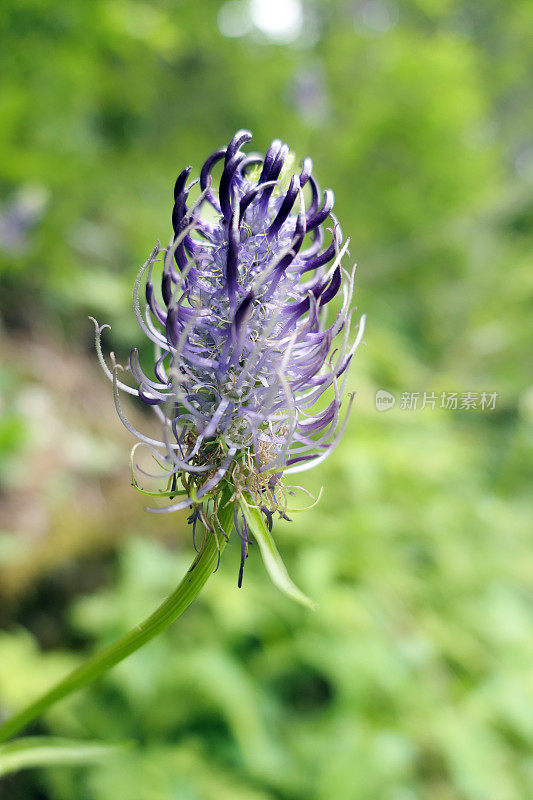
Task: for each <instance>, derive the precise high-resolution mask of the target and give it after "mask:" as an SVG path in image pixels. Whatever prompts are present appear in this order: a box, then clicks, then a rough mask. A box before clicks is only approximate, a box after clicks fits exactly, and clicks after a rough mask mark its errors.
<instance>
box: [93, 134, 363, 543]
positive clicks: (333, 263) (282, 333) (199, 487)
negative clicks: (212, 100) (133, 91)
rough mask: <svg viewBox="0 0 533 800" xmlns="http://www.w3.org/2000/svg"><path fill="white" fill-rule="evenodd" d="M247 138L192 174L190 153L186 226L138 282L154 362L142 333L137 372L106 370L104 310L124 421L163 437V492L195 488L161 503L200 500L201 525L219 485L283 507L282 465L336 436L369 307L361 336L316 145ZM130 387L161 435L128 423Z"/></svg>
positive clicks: (182, 210)
mask: <svg viewBox="0 0 533 800" xmlns="http://www.w3.org/2000/svg"><path fill="white" fill-rule="evenodd" d="M250 139H251V134H250V133H249V132H248V131H244V130H243V131H239V132H238V133H237V134H236V135H235V136H234V137H233V138H232V139H231V141H230V142H229V144H228V146H227V147H224V148H222V149H220V150H217V151H216V152H215V153H213V154H212V155H211V156H210V157H209V158H208V159H207V161H206V162H205V164H204V165H203V167H202V169H201V173H200V177H199V179H197V180H195V181H192V182H191V183H188V179H189V174H190V172H191V167H188V168H187V169H185V170H183V172H181V174H180V175H179V177H178V179H177V181H176V185H175V188H174V207H173V211H172V226H173V229H174V236H173V238H172V240H171V242H170V244H169V245H168V246H167V247H166V248H160V247H159V246H157V247H156V248H155V249H154V250H153V252H152V253H151V255H150V257H149V258H148V260H147V262H146V263H145V264H144V266H143V267H142V269H141V271H140V272H139V275H138V277H137V280H136V282H135V289H134V306H135V311H136V315H137V319H138V322H139V325H140V326H141V328H142V330H143V331H144V333H145V334H146V336H147V337H148V338H149V339H151V340H152V342H153V343H154V345H155V350H156V360H155V364H154V367H153V376H152V377H150V376H149V375H146V374H145V372H143V370H142V369H141V366H140V363H139V355H138V352H137V350H136V349H135V348H134V349H133V350H132V351H131V355H130V363H129V369H130V370H131V374H132V375H133V378H134V379H135V381H136V383H137V388H133V387H131V386H128V385H127V384H125V383H123V382H121V381H119V380H118V376H117V369H118V368H117V366H116V365H114V366H113V368H112V369H111V370H109V368H108V367H107V366H106V365H105V362H104V359H103V356H102V352H101V346H100V334H101V331H102V329H103V327H104V326H102V327H100V326H98V325H96V330H97V348H98V353H99V356H100V360H101V362H102V365H103V366H104V369H106V371H107V373H108V375H109V376H110V377H112V379H113V382H114V390H115V401H116V405H117V410H118V413H119V414H120V417H121V419H122V421H123V422H124V424H125V425H126V427H128V429H129V430H130V431H132V432H133V433H134V434H135V436H137V437H138V438H139V440H140V442H141V443H142V444H143V445H145V446H147V447H149V448H151V449H154V453H155V449H156V448H159V449H162V450H163V454H161V453H160V452H159V450H158V451H157V458H158V460H159V463H160V464H161V465H162V467H163V474H164V476H165V477H166V479H167V480H168V481H169V484H168V487H167V491H166V492H162V493H161V495H165V496H167V497H171V498H174V497H176V496H177V495H180V494H181V495H184V497H183V499H178V500H176V502H173V503H172V504H170V505H167V506H166V507H163V508H157V509H153V510H155V511H158V512H161V511H163V512H167V511H175V510H179V509H184V508H187V507H193V508H192V511H193V513H192V515H191V517H190V520H191V522H192V523H193V525H194V524H195V523H196V520H197V519H199V518H201V519H203V521H204V522H205V523H206V524H207V525H208V527H209V526H211V527H213V526H214V525H215V522H214V521H216V507H217V498H218V497H219V492H220V488H221V486H222V485H226V486H227V485H228V484H229V485H230V486H231V488H232V492H233V493H234V496H237V497H244V496H246V498H247V502H248V503H253V504H255V505H256V506H257V507H259V508H261V509H262V511H263V513H264V515H265V517H266V519H267V523H268V525H269V527H271V524H272V515H273V513H274V512H275V511H278V512H280V513H281V514H282V515H283V514H284V513H285V510H286V500H285V490H284V484H283V476H284V474H287V473H294V472H299V471H301V470H304V469H308V468H310V467H312V466H315V465H316V464H318V463H320V462H321V461H323V460H324V459H325V458H326V457H327V456H328V455H329V454H330V453H331V452H332V450H333V449H334V447H335V446H336V444H337V442H338V441H339V438H340V436H341V434H342V431H343V428H344V425H345V422H346V416H347V414H346V415H345V417H344V422H343V423H342V424H339V415H340V409H341V397H342V393H343V388H344V381H345V378H346V371H347V367H348V365H349V364H350V361H351V359H352V356H353V354H354V352H355V350H356V348H357V345H358V343H359V341H360V339H361V336H362V332H363V325H362V322H363V321H364V320H361V322H360V323H359V324H358V332H357V336H356V338H355V341H354V342H353V343H352V344H350V322H351V316H352V311H351V309H350V305H351V300H352V292H353V271H352V272H351V273H348V272H347V271H346V270H345V269H343V267H342V265H341V259H342V256H343V255H344V253H345V252H346V249H347V245H348V242H346V244H344V246H343V244H342V233H341V229H340V226H339V224H338V222H337V220H336V218H335V217H334V216H333V214H332V213H331V212H332V209H333V192H331V191H330V190H326V191H325V192H324V194H323V195H322V194H321V192H320V189H319V186H318V184H317V182H316V180H315V178H314V176H313V175H312V162H311V160H310V159H309V158H306V159H305V160H304V161H303V164H302V166H301V169H300V170H299V171H295V172H292V171H291V164H292V156H291V155H290V153H289V149H288V147H287V145H285V144H282V143H281V142H280V141H279V140H275V141H273V142H272V144H271V145H270V147H269V149H268V151H267V153H266V155H265V156H262V155H259V154H256V153H252V154H248V155H246V154H245V153H244V152H242V149H241V148H242V146H243V145H244V144H245V143H246V142H248V141H249V140H250ZM218 162H222V164H221V166H222V171H221V176H220V179H219V181H218V188H215V181H214V180H213V178H212V170H213V168H214V167H215V165H217V164H218ZM291 172H292V174H291ZM194 194H195V195H196V197H195V199H194V201H193V200H191V197H192V196H193V195H194ZM328 220H329V222H330V225H329V227H328V228H327V229H325V223H326V222H327V221H328ZM328 231H329V233H328ZM327 238H328V239H329V243H327ZM156 263H159V264H160V265H162V266H160V269H161V283H160V293H159V295H158V294H157V293H156V290H155V288H154V266H155V264H156ZM143 281H144V285H145V293H146V305H145V307H144V308H142V307H141V300H140V298H139V290H140V287H141V284H142V282H143ZM336 298H339V299H340V303H339V302H338V303H337V305H336V306H335V313H333V314H332V315H331V316H332V320H331V324H330V325H328V324H327V316H328V306H330V304H331V303H332V301H334V300H335V299H336ZM143 306H144V303H143ZM334 342H335V345H334ZM334 347H335V349H333V348H334ZM119 389H122V390H124V391H126V392H128V393H130V394H135V395H137V396H138V397H139V398H140V399H141V400H142V401H143V402H144V403H146V404H149V405H151V406H153V407H154V409H155V411H156V413H157V415H158V416H159V418H160V420H161V422H162V429H163V434H162V439H161V440H155V439H152V438H150V437H147V436H144V435H143V434H141V433H140V432H139V431H137V430H135V429H134V428H133V427H132V426H131V425H130V423H129V422H128V420H127V419H126V418H125V416H124V414H123V411H122V409H121V407H120V403H119V397H118V394H119ZM321 400H322V406H321V407H319V406H320V401H321ZM351 403H352V398H350V400H349V403H348V409H347V411H349V408H350V406H351ZM209 499H210V500H211V501H212V503H214V507H213V505H211V506H209V512H208V511H207V508H208V506H207V503H206V501H208V500H209ZM235 523H236V528H237V530H238V531H239V533H240V534H241V536H242V538H243V542H245V541H246V540H247V533H246V523H245V521H244V519H242V520H241V521H239V519H238V514H237V515H236V519H235Z"/></svg>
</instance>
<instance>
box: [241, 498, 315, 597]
mask: <svg viewBox="0 0 533 800" xmlns="http://www.w3.org/2000/svg"><path fill="white" fill-rule="evenodd" d="M241 510H242V513H243V514H244V516H245V518H246V522H247V523H248V527H249V528H250V530H251V531H252V533H253V535H254V537H255V539H256V541H257V544H258V545H259V549H260V551H261V556H262V558H263V563H264V565H265V567H266V569H267V572H268V574H269V575H270V577H271V579H272V582H273V583H274V584H275V585H276V586H277V587H278V589H280V591H282V592H283V593H284V594H286V595H287V597H290V598H291V600H296V602H297V603H302V605H304V606H307V607H308V608H311V609H313V610H314V611H315V610H316V609H317V607H318V606H317V604H316V603H315V602H314V601H313V600H311V599H310V598H309V597H307V595H305V594H304V593H303V592H302V591H300V589H298V587H297V586H296V585H295V584H294V583H293V582H292V580H291V578H290V576H289V573H288V572H287V568H286V566H285V564H284V563H283V560H282V558H281V556H280V554H279V550H278V548H277V547H276V543H275V542H274V539H273V538H272V535H271V533H270V531H269V530H268V528H267V526H266V524H265V522H264V520H263V517H262V515H261V512H260V511H259V510H258V509H257V508H252V507H251V506H249V505H247V504H246V502H244V501H243V502H242V503H241Z"/></svg>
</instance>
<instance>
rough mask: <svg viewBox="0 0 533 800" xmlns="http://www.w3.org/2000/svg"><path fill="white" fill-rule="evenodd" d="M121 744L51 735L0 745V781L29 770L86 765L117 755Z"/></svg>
mask: <svg viewBox="0 0 533 800" xmlns="http://www.w3.org/2000/svg"><path fill="white" fill-rule="evenodd" d="M123 748H124V745H108V744H101V743H100V742H77V741H74V740H71V739H61V738H58V737H50V736H28V737H25V738H24V739H18V740H17V741H15V742H8V743H7V744H3V745H0V778H1V777H3V776H4V775H9V774H10V773H12V772H18V771H19V770H21V769H29V768H32V767H49V766H65V765H66V764H89V763H93V762H96V761H101V760H102V759H105V758H109V757H110V756H112V755H114V754H116V753H118V752H120V751H121V750H122V749H123Z"/></svg>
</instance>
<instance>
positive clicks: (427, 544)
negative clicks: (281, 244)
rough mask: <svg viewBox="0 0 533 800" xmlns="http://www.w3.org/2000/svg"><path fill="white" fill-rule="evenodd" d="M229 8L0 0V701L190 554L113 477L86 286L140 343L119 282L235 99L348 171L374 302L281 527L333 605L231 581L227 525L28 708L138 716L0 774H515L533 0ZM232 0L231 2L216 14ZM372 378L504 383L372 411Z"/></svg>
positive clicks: (106, 790) (25, 793) (523, 725)
mask: <svg viewBox="0 0 533 800" xmlns="http://www.w3.org/2000/svg"><path fill="white" fill-rule="evenodd" d="M247 8H248V4H247V2H246V1H245V0H243V2H240V3H239V2H237V3H235V2H233V4H231V3H228V2H226V3H221V2H215V1H214V0H204V2H202V3H199V2H192V0H186V1H184V2H174V1H173V0H157V1H156V2H152V3H148V2H140V1H138V0H135V1H134V0H94V1H93V2H90V3H89V2H86V1H85V2H84V1H83V0H70V2H68V3H66V2H63V3H62V2H59V0H23V2H20V0H17V2H15V0H7V2H4V4H3V6H2V9H1V10H0V31H1V34H2V41H3V42H4V46H3V47H2V49H1V50H0V82H1V85H2V87H1V92H0V156H1V158H0V269H1V272H0V281H1V289H2V291H1V294H0V309H1V312H2V320H3V323H2V324H3V337H2V339H3V341H2V350H3V354H4V356H7V358H6V359H5V362H4V365H3V366H2V368H1V369H0V392H1V401H2V407H1V411H2V418H1V422H0V480H1V481H2V486H3V488H2V495H1V496H0V500H1V501H2V504H3V510H2V514H1V517H0V527H1V529H2V530H1V532H0V570H3V575H4V578H3V592H4V594H3V597H4V600H5V602H3V606H5V612H4V613H3V614H2V618H3V621H4V623H5V630H4V632H3V633H1V634H0V704H1V713H8V711H9V709H14V708H17V707H19V706H21V705H23V704H24V702H25V700H26V699H29V698H30V697H31V696H34V695H35V694H36V693H37V692H38V691H40V690H41V689H43V688H44V687H45V686H47V685H49V683H51V682H52V681H53V680H54V678H55V677H60V676H61V675H62V674H64V671H65V670H66V669H67V667H68V665H71V664H73V663H77V662H78V661H79V660H81V659H82V658H83V654H84V653H85V652H89V651H92V650H94V648H96V647H100V646H102V645H104V644H105V643H107V642H109V641H111V640H112V639H114V638H115V637H116V636H118V635H119V634H120V633H122V632H123V631H124V630H125V629H127V628H129V627H131V626H132V625H134V624H136V623H137V622H138V621H139V620H140V619H142V618H143V617H144V616H146V614H147V613H148V612H149V611H151V610H152V608H153V607H154V606H155V605H156V604H157V603H158V602H159V601H160V599H161V598H162V597H163V596H164V595H165V594H166V593H168V592H169V591H170V589H171V588H173V586H174V585H175V583H176V582H177V580H178V579H179V577H180V576H181V574H182V573H183V571H184V570H185V569H186V567H187V566H188V562H189V560H190V558H191V550H192V548H191V546H190V542H189V533H188V531H187V530H186V524H185V521H184V518H183V517H181V516H180V517H178V516H176V517H174V518H172V519H170V518H167V519H166V520H164V521H162V522H160V520H159V519H158V520H155V519H154V518H150V517H148V515H146V514H144V512H143V511H142V501H141V499H140V498H139V497H137V496H136V495H134V493H133V491H132V490H131V489H130V488H129V485H128V484H129V480H128V476H127V471H126V470H125V469H123V470H122V466H121V465H123V466H124V468H125V467H126V464H127V441H128V439H127V437H124V436H122V437H121V436H120V432H118V426H119V421H118V420H114V418H113V413H112V409H111V397H110V390H109V387H108V386H107V385H106V384H105V381H104V378H100V377H99V376H98V373H97V371H96V368H95V369H94V371H92V366H90V362H89V361H88V359H87V355H86V353H85V351H86V350H87V349H88V348H90V346H91V326H90V323H88V322H87V320H86V315H87V314H88V313H92V314H94V315H96V316H98V317H99V318H100V319H101V320H102V321H103V320H105V321H109V322H110V323H112V325H113V329H112V332H111V334H110V336H109V338H108V341H109V343H110V346H111V348H112V349H115V350H116V351H117V352H118V353H119V354H122V355H123V354H124V353H126V352H127V350H128V349H129V347H130V346H131V345H132V344H137V345H142V341H141V336H140V334H139V332H138V331H137V330H136V326H135V322H134V319H133V315H132V313H131V310H130V290H131V284H132V280H133V277H134V275H135V272H136V270H137V269H138V266H139V264H140V263H142V261H143V260H144V258H145V257H146V254H147V253H148V252H149V250H150V249H151V247H152V246H153V243H154V239H155V238H156V237H160V238H161V239H162V240H163V241H164V240H165V239H166V238H167V237H168V236H169V234H170V201H171V191H172V184H173V180H174V179H175V176H176V175H177V173H178V171H179V170H181V168H182V167H183V166H185V165H186V164H189V163H191V164H193V165H194V167H195V169H198V167H199V166H200V164H201V163H202V161H203V160H204V158H205V157H206V155H207V154H208V153H210V152H211V151H213V150H214V149H216V148H217V147H219V146H221V145H222V144H224V143H225V142H226V141H227V140H228V139H229V137H230V136H231V135H232V133H233V132H234V131H235V130H236V129H237V128H238V127H243V126H245V127H249V128H251V129H252V130H253V132H254V146H255V147H256V148H257V149H259V150H264V148H265V147H266V146H267V145H268V143H269V141H270V140H271V139H273V138H275V137H281V138H283V139H284V140H285V141H287V142H289V144H290V145H291V147H292V148H293V150H294V151H295V152H296V154H297V156H298V157H301V156H305V155H307V154H310V155H312V157H313V159H314V162H315V168H316V171H317V173H318V175H319V177H320V178H321V180H322V183H323V184H324V185H327V186H332V187H333V188H334V189H335V192H336V198H337V201H336V211H337V214H338V216H339V218H340V220H341V222H342V225H343V229H344V231H345V234H346V235H350V236H351V248H350V249H351V254H352V255H351V258H352V259H356V260H357V261H358V263H359V272H358V286H357V302H358V305H359V307H360V308H361V309H362V310H364V311H366V312H367V313H368V317H369V322H368V327H367V334H366V342H367V344H366V346H365V347H362V348H361V349H360V351H359V354H358V356H357V360H356V362H355V364H354V369H353V371H352V375H351V377H350V380H349V388H350V389H352V390H356V391H357V392H358V395H357V398H358V399H357V403H356V407H355V409H354V413H353V418H352V420H351V421H350V424H349V426H348V430H347V433H346V435H345V437H344V440H343V443H342V445H341V446H340V447H339V450H338V451H337V453H336V454H335V456H334V457H332V459H331V460H330V461H329V462H327V463H326V464H325V465H324V466H323V467H321V468H320V469H319V470H317V471H316V474H314V473H309V477H307V475H306V476H305V477H304V478H303V479H302V484H303V485H305V487H306V488H308V489H310V490H312V491H314V492H316V491H317V490H318V488H319V487H320V485H322V484H323V485H324V487H325V492H324V497H323V499H322V500H321V502H320V504H319V505H318V506H317V507H316V508H315V509H313V510H312V511H310V512H309V513H308V514H306V513H301V514H295V515H294V522H293V523H292V524H286V523H279V524H278V525H277V527H276V534H277V541H278V545H279V548H280V550H281V551H282V553H283V554H284V556H286V559H287V563H288V566H289V568H290V571H291V574H293V576H294V578H295V580H296V581H297V583H298V585H301V586H302V588H303V589H304V590H305V591H306V592H308V593H309V594H310V595H311V596H312V597H314V598H315V599H316V600H318V601H319V603H320V610H319V611H318V612H317V613H315V614H312V613H309V612H306V611H304V610H302V609H299V608H297V607H293V606H292V605H291V604H290V603H289V602H288V601H287V600H286V599H285V598H283V597H282V596H280V595H279V594H277V593H276V591H275V590H274V588H273V587H271V586H270V584H269V582H268V579H267V577H266V575H265V574H264V570H263V568H262V565H261V564H260V559H259V556H258V554H257V553H256V552H252V553H251V555H250V558H249V559H248V564H247V569H246V574H245V587H244V588H243V589H242V590H240V591H239V590H237V588H236V574H237V566H238V553H237V548H236V547H235V546H232V547H230V548H229V550H228V551H226V553H225V554H224V559H223V563H222V565H221V567H220V570H219V572H218V573H217V575H216V576H214V578H213V579H212V580H211V582H210V584H208V587H207V589H206V591H205V595H204V597H203V599H201V600H200V601H199V602H198V603H197V604H196V605H195V606H194V607H193V608H191V609H190V611H189V612H188V613H187V614H186V615H185V617H184V618H183V619H182V620H180V622H179V624H178V625H176V626H175V627H174V628H173V629H172V630H171V631H169V632H167V633H166V634H165V635H164V636H162V637H161V638H160V640H158V641H155V642H153V643H151V644H150V645H149V646H148V647H146V648H145V649H144V650H143V651H141V652H140V653H138V654H136V655H135V656H133V657H132V658H131V659H129V660H128V661H127V662H125V663H124V664H122V665H120V666H119V667H118V668H117V669H115V670H114V671H113V672H112V673H111V674H109V675H108V676H107V677H106V678H105V680H103V681H101V682H100V683H99V684H98V685H96V686H94V687H93V688H91V689H90V690H89V691H86V692H84V693H82V694H80V695H79V696H78V697H75V698H72V699H71V700H69V701H68V702H65V703H63V704H61V705H60V706H58V707H57V708H56V709H54V710H53V711H52V712H50V713H49V714H48V715H47V717H46V719H45V720H44V721H43V722H42V724H41V725H40V726H38V727H37V731H38V732H40V733H46V732H50V733H53V734H55V735H61V736H68V737H77V738H84V737H86V738H90V739H101V740H104V741H118V740H135V741H137V742H138V743H139V746H138V748H137V749H136V750H135V751H134V752H131V753H129V754H127V755H125V756H124V757H122V758H117V759H116V760H114V761H112V762H109V763H106V764H105V765H103V766H99V767H92V768H84V769H80V768H70V767H69V768H65V769H62V770H58V769H52V768H49V769H47V770H42V771H40V772H39V773H35V774H32V773H27V774H21V775H19V776H15V777H13V778H9V779H6V781H5V783H4V787H2V786H0V797H2V798H3V797H4V796H5V797H6V798H9V800H21V798H24V800H39V799H41V798H42V799H46V800H52V799H53V800H108V799H109V800H111V798H113V800H114V799H115V798H119V797H120V798H121V797H127V798H140V799H141V800H170V798H172V799H175V800H211V798H217V800H222V799H223V798H226V797H227V798H235V799H236V800H241V799H242V800H266V799H267V798H272V799H274V798H276V800H333V798H335V799H336V798H342V800H381V799H382V800H419V799H422V798H431V800H526V798H529V797H531V795H532V793H533V792H532V786H533V769H532V761H531V748H532V745H533V725H532V720H533V713H532V711H533V681H532V675H533V672H532V669H531V666H532V653H531V640H532V639H531V637H532V633H533V630H532V624H531V623H532V619H531V605H530V597H529V596H528V588H530V584H531V577H532V575H533V562H532V555H531V537H530V526H531V516H532V503H531V496H530V488H531V478H532V473H533V469H532V461H531V455H530V454H531V444H532V439H533V436H532V429H531V420H532V417H533V389H532V388H531V367H532V364H531V332H532V331H531V294H532V292H531V289H532V280H531V276H532V270H531V245H532V238H533V236H532V224H531V223H532V221H533V194H532V183H533V142H532V140H531V130H532V127H533V125H532V123H533V111H532V106H531V103H528V96H529V95H528V91H530V85H529V82H530V76H531V74H532V71H533V70H532V68H533V63H532V62H533V52H532V49H531V45H530V34H531V30H532V27H533V7H532V5H531V3H530V2H529V1H528V0H509V2H506V3H505V4H503V3H500V2H496V0H485V2H483V3H480V2H478V1H477V0H476V2H474V0H397V2H395V1H394V0H353V2H348V1H346V2H345V1H344V0H333V2H326V1H325V0H323V2H319V1H318V0H315V2H312V1H311V0H304V1H303V2H302V3H301V8H302V9H303V17H302V19H303V25H302V29H301V32H300V36H299V37H297V38H296V39H295V40H294V41H293V42H291V43H284V44H280V43H276V42H274V41H271V40H270V39H269V37H268V35H267V34H266V33H265V32H264V31H263V32H261V31H260V30H259V29H258V28H257V26H256V27H255V28H254V26H253V25H251V24H250V25H248V23H247V21H246V14H247ZM230 12H231V13H230ZM231 14H233V17H235V15H237V17H236V18H238V20H239V24H240V25H242V28H243V30H244V29H246V28H247V27H248V29H249V30H248V32H247V33H244V34H243V35H242V36H234V37H230V36H228V35H223V34H222V33H221V30H220V27H222V29H224V30H225V31H226V34H227V33H228V30H227V28H226V27H225V26H224V24H222V20H225V19H227V18H228V15H229V16H230V17H231ZM219 25H220V27H219ZM380 388H384V389H387V390H389V391H391V392H394V393H395V394H396V396H397V397H399V395H400V393H401V392H415V391H419V392H421V393H423V392H424V391H428V392H429V391H435V392H437V393H440V392H442V391H459V392H463V391H473V392H482V391H490V392H498V400H497V404H496V409H495V410H494V411H480V410H475V411H473V410H471V411H466V410H462V411H461V410H457V411H444V410H441V409H439V408H436V409H435V410H430V409H426V410H424V411H421V410H418V411H403V410H401V409H400V408H399V404H397V406H396V408H395V409H394V410H391V411H388V412H387V413H378V412H377V411H376V409H375V406H374V394H375V391H376V390H377V389H380ZM107 404H108V405H107ZM437 405H438V404H437ZM106 409H107V411H106ZM120 453H122V454H123V456H122V457H121V456H120ZM121 470H122V471H121ZM119 485H120V486H122V487H123V488H122V489H118V488H117V486H119ZM294 503H295V505H298V504H299V505H305V504H306V499H305V497H304V496H301V495H298V494H297V496H296V497H295V500H294ZM176 528H177V531H178V535H177V536H176V535H175V534H174V530H175V529H176ZM87 553H89V554H90V555H83V554H87Z"/></svg>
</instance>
